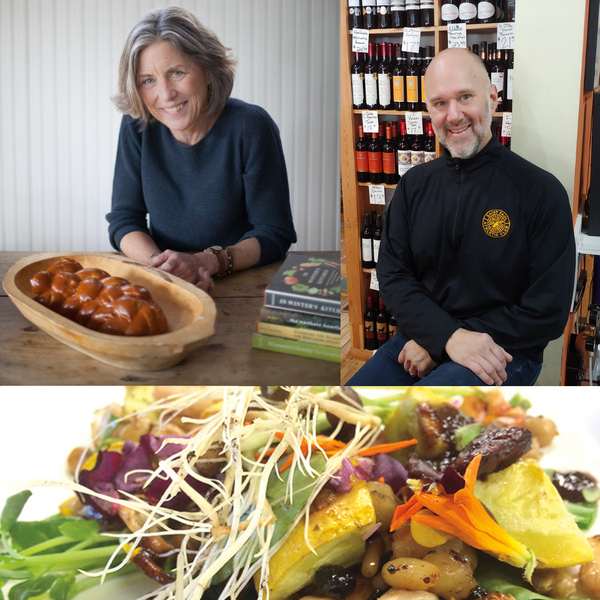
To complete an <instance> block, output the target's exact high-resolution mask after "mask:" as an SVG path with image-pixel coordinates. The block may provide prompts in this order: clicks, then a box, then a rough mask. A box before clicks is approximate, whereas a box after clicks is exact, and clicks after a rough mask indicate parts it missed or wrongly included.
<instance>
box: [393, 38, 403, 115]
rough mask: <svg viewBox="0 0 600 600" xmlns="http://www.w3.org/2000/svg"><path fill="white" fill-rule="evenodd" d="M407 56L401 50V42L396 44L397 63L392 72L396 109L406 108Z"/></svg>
mask: <svg viewBox="0 0 600 600" xmlns="http://www.w3.org/2000/svg"><path fill="white" fill-rule="evenodd" d="M405 62H406V56H405V54H404V52H402V50H400V44H396V64H395V65H394V72H393V73H392V83H393V89H394V109H395V110H406V65H405V64H404V63H405Z"/></svg>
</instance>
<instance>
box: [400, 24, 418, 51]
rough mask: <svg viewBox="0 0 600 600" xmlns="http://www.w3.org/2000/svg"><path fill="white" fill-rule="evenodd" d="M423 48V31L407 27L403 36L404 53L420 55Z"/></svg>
mask: <svg viewBox="0 0 600 600" xmlns="http://www.w3.org/2000/svg"><path fill="white" fill-rule="evenodd" d="M420 46H421V30H420V29H415V28H414V27H405V28H404V35H403V36H402V51H403V52H412V53H413V54H418V53H419V48H420Z"/></svg>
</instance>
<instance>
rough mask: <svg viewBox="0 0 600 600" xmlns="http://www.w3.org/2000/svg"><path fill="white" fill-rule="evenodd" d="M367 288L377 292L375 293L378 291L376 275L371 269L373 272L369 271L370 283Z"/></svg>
mask: <svg viewBox="0 0 600 600" xmlns="http://www.w3.org/2000/svg"><path fill="white" fill-rule="evenodd" d="M369 287H370V288H371V289H372V290H377V291H379V281H378V279H377V273H376V271H375V269H373V270H372V271H371V283H370V284H369Z"/></svg>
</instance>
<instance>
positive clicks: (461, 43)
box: [448, 23, 467, 48]
mask: <svg viewBox="0 0 600 600" xmlns="http://www.w3.org/2000/svg"><path fill="white" fill-rule="evenodd" d="M466 47H467V24H466V23H448V48H466Z"/></svg>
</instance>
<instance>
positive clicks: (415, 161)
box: [410, 135, 424, 167]
mask: <svg viewBox="0 0 600 600" xmlns="http://www.w3.org/2000/svg"><path fill="white" fill-rule="evenodd" d="M423 160H424V156H423V136H422V135H415V136H414V139H413V143H412V144H411V146H410V164H411V166H413V167H416V166H417V165H421V164H423Z"/></svg>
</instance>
